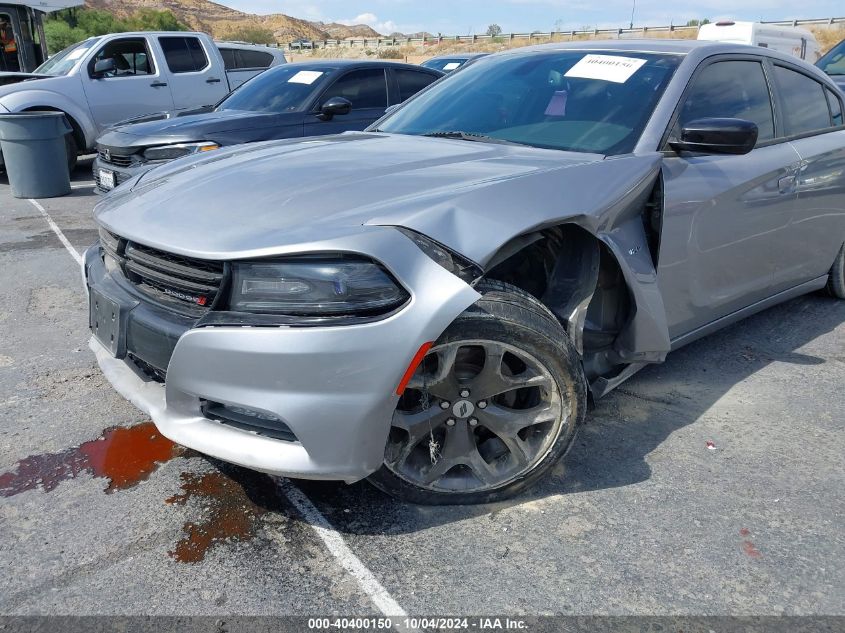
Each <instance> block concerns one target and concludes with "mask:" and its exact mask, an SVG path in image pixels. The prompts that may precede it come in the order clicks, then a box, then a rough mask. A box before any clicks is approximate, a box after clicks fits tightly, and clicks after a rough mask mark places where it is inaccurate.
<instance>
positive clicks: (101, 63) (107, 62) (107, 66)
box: [94, 57, 117, 79]
mask: <svg viewBox="0 0 845 633" xmlns="http://www.w3.org/2000/svg"><path fill="white" fill-rule="evenodd" d="M115 70H117V66H116V65H115V63H114V58H112V57H108V58H106V59H99V60H97V61H96V62H94V78H95V79H102V77H103V76H104V75H107V74H108V73H113V72H114V71H115Z"/></svg>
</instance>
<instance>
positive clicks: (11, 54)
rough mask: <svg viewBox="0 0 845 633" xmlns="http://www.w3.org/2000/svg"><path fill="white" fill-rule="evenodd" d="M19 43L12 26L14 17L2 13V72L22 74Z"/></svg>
mask: <svg viewBox="0 0 845 633" xmlns="http://www.w3.org/2000/svg"><path fill="white" fill-rule="evenodd" d="M20 70H21V62H20V57H19V56H18V41H17V38H16V37H15V30H14V28H13V26H12V16H11V15H9V14H8V13H0V71H3V72H15V73H16V72H20Z"/></svg>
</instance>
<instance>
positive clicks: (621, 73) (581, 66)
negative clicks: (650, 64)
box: [566, 55, 646, 84]
mask: <svg viewBox="0 0 845 633" xmlns="http://www.w3.org/2000/svg"><path fill="white" fill-rule="evenodd" d="M645 63H646V60H644V59H637V58H635V57H617V56H616V55H587V56H585V57H584V58H583V59H582V60H581V61H580V62H578V63H577V64H575V65H574V66H573V67H572V68H570V69H569V72H568V73H566V76H567V77H577V78H580V79H599V80H601V81H612V82H614V83H617V84H624V83H625V82H626V81H628V80H629V79H630V78H631V77H633V76H634V73H635V72H637V71H638V70H639V69H640V68H642V66H643V64H645Z"/></svg>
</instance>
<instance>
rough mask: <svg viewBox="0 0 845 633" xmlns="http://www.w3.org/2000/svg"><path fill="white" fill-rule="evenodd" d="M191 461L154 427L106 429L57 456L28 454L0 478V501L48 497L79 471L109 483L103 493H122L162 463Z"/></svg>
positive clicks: (185, 450)
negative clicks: (37, 494)
mask: <svg viewBox="0 0 845 633" xmlns="http://www.w3.org/2000/svg"><path fill="white" fill-rule="evenodd" d="M182 456H186V457H187V456H189V451H188V450H187V449H184V448H182V447H181V446H178V445H176V444H174V443H173V442H171V441H170V440H168V439H167V438H165V437H164V436H162V435H161V433H159V432H158V430H157V429H156V427H155V425H154V424H153V423H152V422H145V423H143V424H138V425H136V426H132V427H115V428H111V429H107V430H106V431H104V432H103V435H102V436H100V437H99V438H98V439H96V440H93V441H91V442H85V443H84V444H80V445H79V446H76V447H74V448H70V449H67V450H65V451H62V452H60V453H46V454H42V455H31V456H29V457H27V458H25V459H22V460H20V461H19V462H18V463H17V468H16V469H15V470H14V471H10V472H7V473H3V474H0V496H2V497H11V496H14V495H17V494H20V493H22V492H25V491H27V490H35V489H41V490H43V491H44V492H49V491H51V490H53V489H54V488H55V487H56V486H58V485H59V484H60V483H61V482H63V481H67V480H69V479H73V478H74V477H76V476H77V475H79V474H80V473H83V472H88V473H91V474H92V475H94V476H95V477H103V478H105V479H108V480H109V485H108V488H106V492H107V493H108V492H113V491H115V490H123V489H125V488H131V487H132V486H134V485H136V484H138V483H140V482H141V481H144V480H146V479H147V478H148V477H149V476H150V475H151V474H152V473H153V472H155V470H156V469H157V468H158V467H159V466H160V465H161V464H163V463H165V462H167V461H170V460H171V459H173V458H175V457H182Z"/></svg>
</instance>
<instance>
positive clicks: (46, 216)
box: [29, 198, 82, 266]
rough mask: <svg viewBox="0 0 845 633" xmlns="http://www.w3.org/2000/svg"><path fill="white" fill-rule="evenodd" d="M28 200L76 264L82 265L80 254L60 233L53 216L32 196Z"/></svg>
mask: <svg viewBox="0 0 845 633" xmlns="http://www.w3.org/2000/svg"><path fill="white" fill-rule="evenodd" d="M29 201H30V202H31V203H32V205H33V206H34V207H35V208H36V209H38V212H39V213H40V214H41V215H43V216H44V219H45V220H47V224H49V225H50V228H51V229H53V233H55V234H56V237H58V238H59V241H60V242H61V243H62V244H63V245H64V247H65V248H66V249H67V252H68V253H70V256H71V257H73V258H74V259H75V260H76V263H77V264H79V265H80V266H82V255H80V254H79V253H78V252H77V250H76V249H75V248H74V247H73V244H71V243H70V240H68V239H67V238H66V237H65V234H64V233H62V230H61V229H60V228H59V225H58V224H56V223H55V222H53V218H51V217H50V214H49V213H47V210H46V209H45V208H44V207H42V206H41V205H40V204H39V203H38V202H37V201H36V200H33V199H32V198H29Z"/></svg>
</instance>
